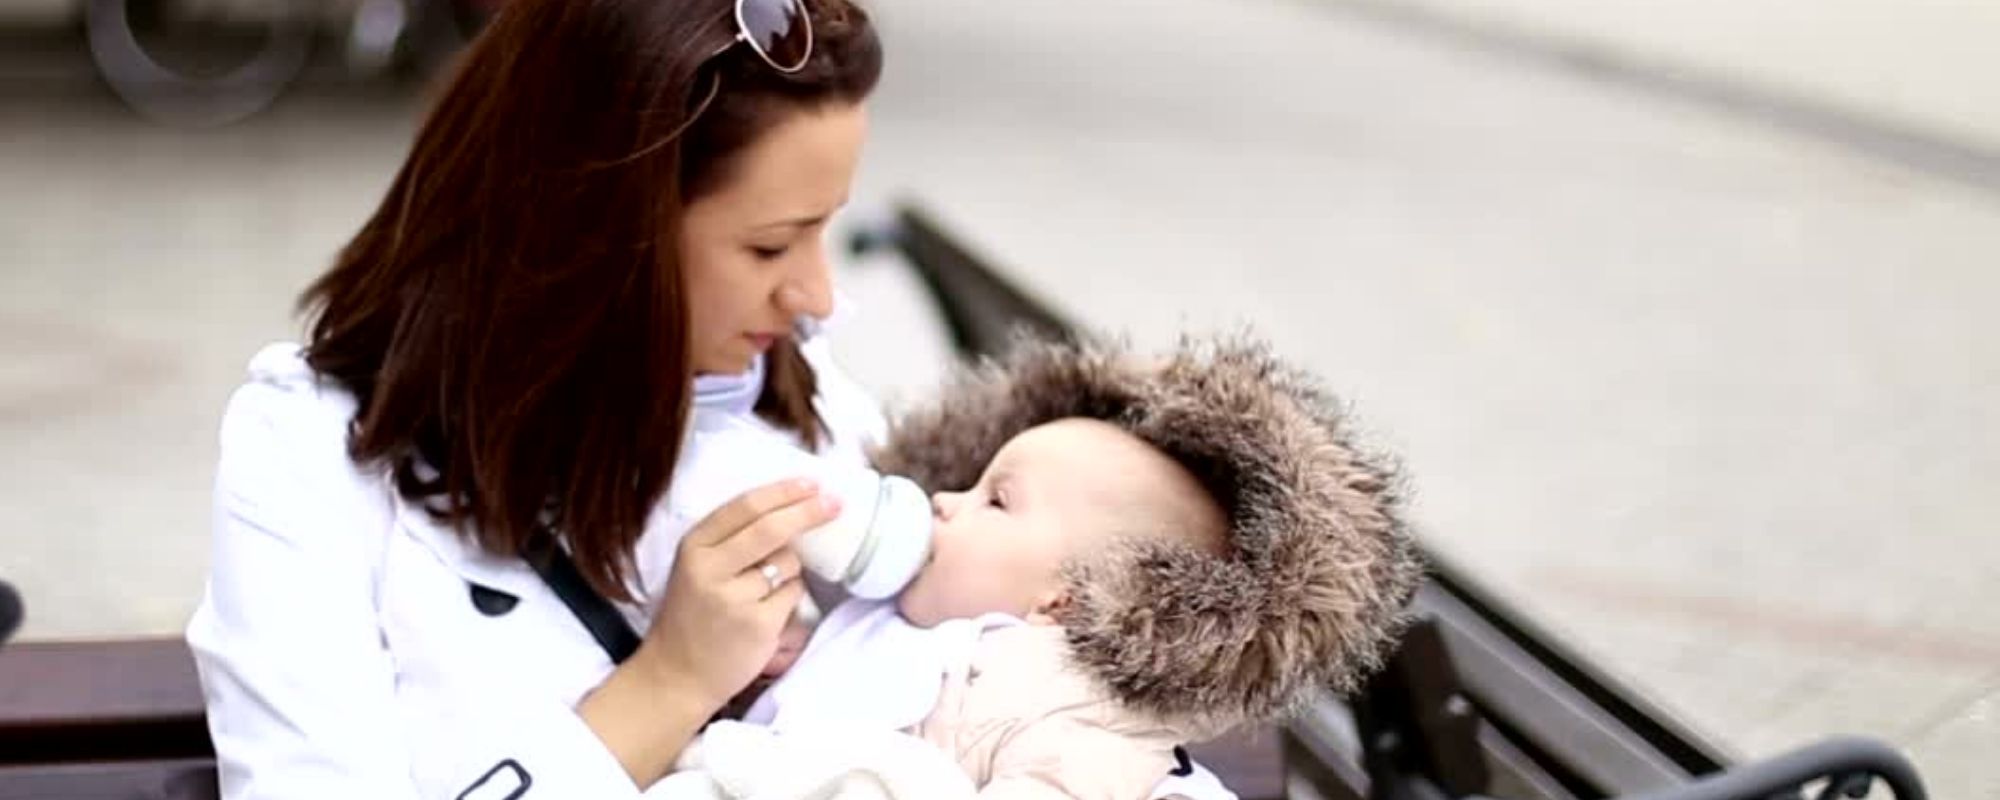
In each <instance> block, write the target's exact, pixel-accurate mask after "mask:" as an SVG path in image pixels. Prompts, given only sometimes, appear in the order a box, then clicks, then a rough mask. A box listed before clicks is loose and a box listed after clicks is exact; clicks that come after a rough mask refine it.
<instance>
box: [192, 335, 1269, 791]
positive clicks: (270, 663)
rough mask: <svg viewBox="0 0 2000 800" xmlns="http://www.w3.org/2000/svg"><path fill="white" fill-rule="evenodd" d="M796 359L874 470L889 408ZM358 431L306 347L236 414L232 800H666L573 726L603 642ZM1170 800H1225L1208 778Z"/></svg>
mask: <svg viewBox="0 0 2000 800" xmlns="http://www.w3.org/2000/svg"><path fill="white" fill-rule="evenodd" d="M803 350H804V353H805V355H806V358H807V360H808V361H809V362H810V363H811V364H812V365H813V367H814V369H815V372H816V373H817V376H818V381H819V388H820V394H819V396H818V397H817V398H815V405H816V407H817V408H818V410H819V412H820V415H821V417H822V419H824V421H825V422H826V424H827V426H828V428H829V433H830V441H829V442H828V444H827V445H825V446H824V448H823V452H825V453H827V454H828V456H829V457H831V458H838V459H851V460H853V461H854V462H855V463H860V461H861V460H862V459H863V458H864V450H863V448H864V446H865V444H866V443H867V442H870V441H872V440H875V439H877V438H878V437H880V436H881V435H882V433H883V420H882V417H881V412H880V410H879V407H878V406H877V405H876V404H875V403H874V401H873V399H872V398H870V397H869V396H868V395H867V393H866V392H865V391H863V390H862V389H861V388H860V387H859V386H858V385H856V384H855V383H854V382H853V381H852V380H850V379H849V378H848V377H847V376H846V375H845V374H844V373H842V372H841V371H840V370H839V369H838V368H837V367H836V366H835V365H834V364H833V362H832V359H831V357H830V354H829V353H828V352H827V350H826V345H825V341H824V340H823V339H814V340H811V341H808V342H807V343H806V344H805V345H804V348H803ZM755 383H756V381H753V380H739V381H737V382H736V383H735V384H734V385H733V386H732V385H730V384H729V383H728V382H726V381H725V382H722V383H721V384H711V385H706V386H703V387H699V389H700V390H699V391H698V392H697V400H696V406H697V410H696V413H697V414H717V413H722V414H741V415H743V416H745V417H746V418H748V419H751V420H753V421H755V424H763V423H762V422H761V420H756V419H755V416H754V414H752V413H751V412H750V402H751V401H752V400H754V397H755V394H754V389H755ZM354 410H355V401H354V398H353V397H352V396H351V395H350V394H349V393H347V392H346V391H344V390H342V389H340V388H339V387H338V386H337V385H335V384H333V383H331V382H330V381H325V380H320V379H318V378H317V377H316V376H315V375H314V374H313V373H312V372H311V370H310V369H309V368H308V367H307V366H306V364H305V363H304V361H303V360H302V359H301V358H300V357H299V353H298V348H297V347H296V346H294V345H272V346H270V347H267V348H265V349H264V350H263V351H262V352H260V353H258V354H257V356H256V357H255V358H254V359H252V361H251V363H250V376H249V380H248V381H247V382H246V383H245V384H244V385H243V386H242V387H241V388H240V389H238V390H237V391H236V393H235V395H234V396H233V397H232V398H231V399H230V402H229V406H228V409H227V411H226V412H225V413H224V416H223V422H222V431H221V460H220V462H219V465H218V467H217V474H216V485H215V523H214V525H215V529H214V542H213V551H212V554H211V575H210V578H209V581H208V586H207V591H206V593H205V595H204V597H203V600H202V602H201V605H200V607H199V608H198V609H197V610H196V612H195V615H194V618H193V619H192V621H191V622H190V623H189V625H188V630H187V638H188V643H189V645H190V646H191V648H192V650H193V652H194V656H195V663H196V666H197V669H198V672H199V673H200V676H201V683H202V690H203V692H204V694H205V695H206V698H207V707H208V724H209V731H210V734H211V735H212V737H213V738H214V742H215V749H216V761H217V765H218V768H219V771H220V778H221V788H222V796H223V798H224V800H253V799H254V800H308V798H340V799H341V800H353V798H369V800H415V799H417V798H424V799H425V800H430V799H431V798H462V799H463V800H482V799H483V798H492V799H493V800H513V798H525V799H526V800H534V799H535V798H545V799H546V800H623V799H625V798H638V797H642V796H645V797H659V796H664V790H666V789H668V788H669V786H668V784H667V783H665V782H663V783H662V784H659V785H657V786H656V787H655V788H656V789H657V790H660V791H653V792H642V791H641V789H640V788H639V787H636V786H634V785H633V782H632V780H631V779H630V778H629V777H628V776H627V775H626V773H625V771H624V769H623V767H621V766H620V765H619V764H618V762H617V760H616V759H615V758H614V757H613V756H612V755H611V753H610V751H608V750H607V749H606V748H605V747H604V745H603V744H602V743H601V742H600V740H599V739H598V738H597V737H596V735H595V734H594V733H592V732H591V730H590V728H589V727H587V726H586V725H585V724H584V723H583V721H582V719H581V718H580V717H579V716H578V715H577V714H576V711H575V707H576V705H577V703H578V701H580V700H581V699H582V697H583V695H584V694H585V693H587V692H588V691H590V690H591V689H592V688H594V687H596V686H597V685H598V684H599V683H600V682H602V681H603V680H604V678H605V677H606V676H607V675H609V674H610V672H611V670H612V669H613V665H612V663H611V661H610V659H609V658H608V657H607V656H606V655H605V653H604V651H603V650H602V649H601V648H600V647H599V645H598V644H597V642H596V641H595V640H594V639H592V638H591V636H590V634H589V633H588V631H587V630H586V629H585V628H584V627H583V626H582V624H580V623H579V622H578V621H577V619H576V618H575V617H574V616H573V615H572V614H571V613H570V611H569V610H568V608H567V607H565V606H564V605H563V603H562V602H561V601H560V600H559V599H558V598H557V597H556V595H555V594H554V592H552V591H550V590H549V589H548V588H547V586H546V585H544V584H543V583H542V582H541V580H540V579H539V578H538V577H537V576H536V574H535V573H534V571H533V570H532V569H531V568H530V567H529V566H528V565H527V564H526V563H525V562H523V561H521V560H519V559H514V558H502V557H496V556H493V555H490V554H488V553H485V552H483V551H480V550H479V549H478V548H476V547H474V546H472V545H471V544H470V543H468V542H466V541H465V540H463V539H461V538H460V537H458V536H456V535H454V534H453V532H452V531H451V530H450V529H449V528H448V527H445V526H442V525H439V524H438V523H437V522H436V521H434V520H433V519H432V518H431V517H430V516H429V515H427V514H425V513H424V512H423V511H422V510H421V509H419V508H416V507H414V506H412V505H410V504H408V503H406V502H404V501H403V500H402V499H400V498H399V497H398V496H397V495H396V493H395V491H394V489H393V487H392V485H391V484H390V482H389V481H388V480H387V478H386V476H384V475H383V474H380V473H379V472H376V471H366V470H361V469H358V468H356V467H355V465H354V464H353V462H352V461H351V460H349V459H348V457H347V451H346V443H347V442H346V440H347V431H348V426H349V422H350V420H351V419H352V417H353V414H354ZM774 435H775V434H774ZM670 499H671V496H670ZM672 507H673V504H672V503H671V502H668V503H665V504H662V507H661V508H662V510H661V511H658V512H656V513H655V515H654V517H653V519H651V520H649V521H648V523H647V527H646V530H645V532H644V534H643V536H642V537H641V540H640V542H639V545H638V548H637V552H636V566H637V574H636V576H635V578H636V579H635V584H636V585H635V587H634V588H635V589H636V591H637V592H638V597H640V598H641V600H642V602H641V603H639V604H618V606H619V610H620V611H621V612H623V613H624V615H625V616H626V617H627V619H628V620H629V621H630V622H631V623H632V624H633V627H634V628H635V629H637V630H640V631H643V630H645V628H646V626H647V624H648V623H649V622H650V620H651V617H652V613H653V610H654V607H653V604H654V602H656V599H657V598H658V597H660V596H661V594H662V589H663V587H664V586H665V582H666V579H667V575H668V573H669V571H670V570H671V567H672V559H673V555H674V551H675V547H676V545H677V544H678V542H679V539H680V536H681V535H682V534H683V533H685V532H686V530H687V528H688V527H689V526H691V524H692V523H693V522H694V520H692V519H686V518H684V517H683V515H679V514H675V513H673V512H672V511H671V509H672ZM1211 787H1212V788H1211ZM1169 791H1173V792H1175V793H1177V794H1182V795H1186V796H1189V797H1193V798H1196V799H1197V800H1205V799H1206V798H1220V797H1230V796H1231V795H1229V794H1228V793H1227V792H1226V791H1221V790H1220V787H1219V785H1216V784H1214V783H1213V780H1212V778H1210V777H1209V776H1207V775H1206V773H1198V774H1197V776H1196V778H1195V780H1193V781H1186V780H1178V781H1170V782H1168V783H1163V784H1162V787H1161V790H1160V793H1161V794H1165V793H1167V792H1169Z"/></svg>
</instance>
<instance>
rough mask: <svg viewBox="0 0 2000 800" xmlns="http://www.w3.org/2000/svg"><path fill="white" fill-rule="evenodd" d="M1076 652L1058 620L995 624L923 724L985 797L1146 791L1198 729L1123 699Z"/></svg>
mask: <svg viewBox="0 0 2000 800" xmlns="http://www.w3.org/2000/svg"><path fill="white" fill-rule="evenodd" d="M1066 652H1067V645H1066V644H1065V643H1064V641H1063V630H1062V629H1061V628H1058V627H1055V626H1049V625H1020V626H1014V627H1005V628H994V629H990V630H988V631H986V632H985V633H984V634H981V636H980V639H979V643H978V644H977V645H975V646H974V648H973V651H972V658H971V659H970V660H969V661H968V662H967V664H966V665H965V666H964V667H963V668H962V670H963V671H958V672H955V673H954V674H948V675H946V676H945V680H944V689H943V692H942V693H941V694H940V695H939V698H938V704H937V707H936V708H935V709H934V710H933V711H932V712H931V715H930V716H929V717H927V718H925V719H924V721H923V722H922V723H920V724H919V725H918V726H917V729H916V731H914V733H916V735H917V736H919V737H921V738H923V739H924V740H925V741H928V742H930V743H931V744H934V745H937V746H938V747H940V748H942V749H943V750H944V751H945V752H946V753H949V754H951V755H952V757H953V758H955V759H957V761H958V765H959V767H961V768H962V769H964V770H965V772H966V774H967V775H970V776H971V777H972V781H973V783H974V784H975V785H977V786H979V787H980V794H979V796H980V797H982V798H1059V797H1060V798H1076V800H1143V798H1146V797H1148V796H1150V795H1151V793H1152V791H1153V787H1155V786H1157V785H1158V784H1159V782H1160V778H1161V777H1162V776H1164V775H1166V774H1167V773H1168V772H1169V771H1170V770H1172V769H1173V768H1174V767H1175V766H1176V764H1177V762H1176V760H1175V758H1174V754H1173V750H1174V747H1175V746H1177V745H1180V744H1184V743H1185V742H1186V741H1188V737H1186V736H1185V735H1184V732H1182V731H1178V730H1175V729H1174V728H1173V727H1171V726H1170V725H1168V724H1166V723H1164V722H1160V721H1156V720H1154V719H1152V718H1150V717H1148V716H1147V715H1144V714H1141V713H1138V712H1135V711H1132V710H1130V709H1129V708H1128V707H1126V706H1124V705H1123V704H1120V703H1119V702H1118V701H1116V700H1115V699H1113V698H1112V697H1111V696H1110V695H1109V694H1108V693H1106V692H1105V691H1104V690H1103V689H1101V688H1098V687H1097V685H1096V684H1094V683H1093V682H1092V681H1091V679H1090V678H1089V677H1087V676H1086V674H1085V673H1083V672H1080V671H1078V670H1077V669H1076V668H1075V667H1073V666H1071V665H1069V664H1068V663H1067V661H1066V655H1065V654H1066Z"/></svg>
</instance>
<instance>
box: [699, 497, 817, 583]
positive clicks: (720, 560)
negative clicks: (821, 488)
mask: <svg viewBox="0 0 2000 800" xmlns="http://www.w3.org/2000/svg"><path fill="white" fill-rule="evenodd" d="M839 513H840V500H839V499H838V498H836V497H834V496H833V495H820V496H819V498H818V499H817V501H807V502H800V503H793V504H791V505H788V506H785V507H783V508H780V509H778V510H776V511H772V512H770V513H768V514H765V515H763V516H761V517H758V518H757V520H756V521H755V522H752V523H750V524H749V525H748V526H746V527H744V528H743V529H741V530H738V531H737V532H736V533H735V535H733V536H730V537H728V538H726V539H723V540H722V541H721V542H718V543H716V544H715V545H713V546H711V547H710V553H711V555H712V556H713V557H714V559H715V562H714V568H715V569H717V570H721V571H722V573H723V574H731V573H735V572H739V571H742V570H745V569H749V568H750V567H751V566H752V565H754V564H756V563H758V562H760V561H763V560H764V559H766V558H769V557H770V556H771V554H772V553H775V552H777V551H778V549H779V548H781V547H784V546H785V545H788V544H791V543H792V540H793V539H794V538H797V537H798V535H799V534H801V533H805V532H806V531H809V530H812V529H813V528H817V527H819V526H821V525H824V524H826V523H827V522H829V521H832V519H833V518H834V517H835V516H837V515H839Z"/></svg>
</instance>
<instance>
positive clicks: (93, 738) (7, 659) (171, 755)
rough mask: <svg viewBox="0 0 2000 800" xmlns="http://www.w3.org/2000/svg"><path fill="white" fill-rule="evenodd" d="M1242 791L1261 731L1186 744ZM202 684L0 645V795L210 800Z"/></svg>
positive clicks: (1264, 774) (99, 656)
mask: <svg viewBox="0 0 2000 800" xmlns="http://www.w3.org/2000/svg"><path fill="white" fill-rule="evenodd" d="M1189 750H1190V751H1191V752H1192V754H1193V755H1194V757H1195V758H1196V759H1197V760H1199V761H1201V762H1202V763H1203V764H1204V765H1206V766H1208V767H1209V768H1211V769H1214V770H1215V771H1216V772H1217V773H1219V774H1221V775H1222V776H1223V777H1224V780H1225V781H1226V782H1227V783H1228V784H1229V785H1230V786H1231V787H1232V788H1234V789H1236V791H1237V792H1238V793H1239V794H1242V795H1243V796H1244V797H1245V798H1246V799H1247V798H1274V797H1279V796H1282V794H1283V792H1282V791H1281V790H1280V788H1279V787H1280V780H1281V778H1280V773H1281V767H1280V765H1279V763H1278V758H1279V751H1280V742H1279V735H1278V733H1277V731H1275V730H1272V729H1264V730H1257V731H1251V732H1247V733H1244V734H1240V735H1235V736H1230V737H1227V738H1224V739H1221V740H1218V741H1215V742H1210V743H1206V744H1202V745H1197V746H1195V747H1191V748H1189ZM215 797H216V783H215V760H214V750H213V749H212V748H211V746H210V744H209V739H208V729H207V726H206V723H205V721H204V719H203V715H202V699H201V689H200V686H199V684H198V683H197V682H196V679H195V672H194V662H193V660H192V658H191V657H190V656H189V654H188V650H187V646H186V645H185V644H184V643H182V642H181V641H180V640H178V639H148V640H139V641H122V642H65V643H30V644H13V645H8V646H6V647H0V800H31V799H32V800H113V799H114V798H115V799H116V800H126V799H127V798H149V799H151V798H159V799H160V800H213V798H215Z"/></svg>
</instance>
